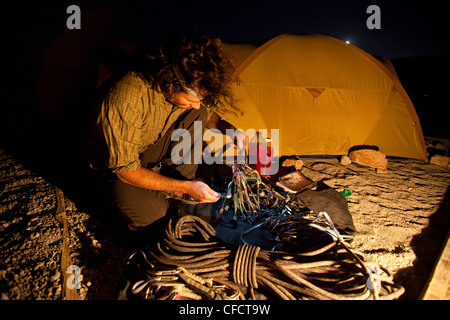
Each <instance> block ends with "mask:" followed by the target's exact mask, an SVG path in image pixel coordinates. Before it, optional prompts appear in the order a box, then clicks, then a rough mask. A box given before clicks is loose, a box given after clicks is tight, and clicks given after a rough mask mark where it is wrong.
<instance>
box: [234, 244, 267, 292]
mask: <svg viewBox="0 0 450 320" xmlns="http://www.w3.org/2000/svg"><path fill="white" fill-rule="evenodd" d="M260 250H261V248H260V247H257V246H251V245H248V244H241V245H239V247H238V249H237V251H236V255H235V258H234V264H233V281H234V282H235V283H237V284H240V285H243V286H246V287H249V286H250V287H252V288H254V289H258V281H257V278H256V258H257V257H258V253H259V251H260Z"/></svg>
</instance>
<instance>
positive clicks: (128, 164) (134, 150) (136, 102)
mask: <svg viewBox="0 0 450 320" xmlns="http://www.w3.org/2000/svg"><path fill="white" fill-rule="evenodd" d="M143 90H144V89H143V85H142V80H141V79H139V78H138V77H127V78H126V79H124V80H123V81H120V82H119V83H118V84H117V85H116V86H115V87H114V88H113V89H112V90H111V92H110V93H109V95H108V96H107V98H106V99H105V100H104V102H103V106H102V116H101V121H102V127H103V134H104V136H105V140H106V144H107V146H108V150H109V163H108V167H109V169H111V170H112V172H119V171H133V170H136V169H138V168H139V167H140V166H141V163H140V159H139V145H140V139H141V130H142V127H143V123H142V122H143V120H142V109H143V103H142V95H143Z"/></svg>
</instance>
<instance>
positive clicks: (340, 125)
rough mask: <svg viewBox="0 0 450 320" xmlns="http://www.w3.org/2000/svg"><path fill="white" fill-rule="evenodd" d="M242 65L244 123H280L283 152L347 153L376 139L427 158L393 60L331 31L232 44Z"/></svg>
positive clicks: (232, 117)
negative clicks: (329, 34)
mask: <svg viewBox="0 0 450 320" xmlns="http://www.w3.org/2000/svg"><path fill="white" fill-rule="evenodd" d="M225 50H226V51H228V52H229V53H230V54H231V55H232V56H233V57H234V60H233V62H234V63H235V66H236V71H235V73H234V81H233V85H232V87H233V92H234V96H235V107H237V108H238V109H239V110H240V111H241V113H234V112H231V111H230V110H231V108H230V107H228V106H226V107H225V109H226V110H225V111H223V112H221V116H222V117H224V118H225V119H227V120H228V121H229V122H230V123H232V124H233V125H235V126H236V127H237V128H241V129H243V130H248V129H251V128H252V129H255V130H257V131H258V130H259V129H267V130H268V132H269V135H270V130H271V129H279V155H280V156H283V155H325V154H326V155H343V154H347V153H348V150H349V149H350V148H351V147H353V146H355V145H375V146H378V147H379V148H380V150H381V151H382V152H383V153H385V154H386V155H388V156H396V157H405V158H416V159H425V158H426V150H425V143H424V138H423V133H422V129H421V126H420V122H419V118H418V116H417V114H416V112H415V110H414V107H413V105H412V103H411V101H410V99H409V97H408V95H407V93H406V92H405V90H404V88H403V87H402V85H401V83H400V81H399V79H398V76H397V74H396V73H395V70H394V69H393V67H392V65H391V64H390V62H389V61H388V60H384V61H380V60H377V59H375V58H374V57H373V56H371V55H370V54H368V53H366V52H364V51H363V50H361V49H359V48H357V47H355V46H353V45H350V44H347V43H346V42H343V41H340V40H338V39H334V38H331V37H327V36H322V35H292V34H284V35H281V36H278V37H276V38H274V39H272V40H270V41H268V42H266V43H265V44H263V45H262V46H260V47H257V46H252V45H232V44H226V45H225Z"/></svg>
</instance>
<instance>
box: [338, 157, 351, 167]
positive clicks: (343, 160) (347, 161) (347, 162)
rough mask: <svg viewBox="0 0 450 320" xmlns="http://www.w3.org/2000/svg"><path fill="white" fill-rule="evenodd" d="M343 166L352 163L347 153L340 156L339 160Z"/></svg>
mask: <svg viewBox="0 0 450 320" xmlns="http://www.w3.org/2000/svg"><path fill="white" fill-rule="evenodd" d="M339 162H340V163H341V164H342V165H343V166H348V165H349V164H351V163H352V160H350V158H349V157H348V156H347V155H343V156H342V157H341V160H340V161H339Z"/></svg>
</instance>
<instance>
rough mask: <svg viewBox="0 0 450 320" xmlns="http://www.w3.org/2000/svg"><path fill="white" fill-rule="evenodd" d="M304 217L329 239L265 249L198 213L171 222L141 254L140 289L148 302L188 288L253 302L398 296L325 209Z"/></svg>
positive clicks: (203, 295)
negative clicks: (227, 235) (298, 247)
mask: <svg viewBox="0 0 450 320" xmlns="http://www.w3.org/2000/svg"><path fill="white" fill-rule="evenodd" d="M304 219H305V220H306V221H302V222H301V223H304V224H305V225H307V224H310V225H311V224H313V225H317V226H320V227H321V228H317V227H315V226H310V227H311V230H313V231H311V230H310V231H311V232H316V233H318V234H322V233H326V234H327V236H328V237H329V241H328V242H325V241H324V242H322V243H321V244H320V245H319V246H316V247H315V248H312V249H307V248H305V249H304V250H302V251H301V252H285V251H266V250H261V249H260V248H259V247H257V246H251V245H248V244H241V245H239V246H236V245H233V244H230V243H226V242H223V241H222V240H220V239H219V238H218V237H217V236H216V233H215V230H214V228H213V227H212V226H211V225H209V224H208V223H207V222H205V221H204V220H202V219H200V218H198V217H195V216H183V217H180V218H178V219H177V220H176V219H172V220H171V221H170V222H169V223H168V225H167V227H166V229H165V233H164V237H163V238H162V239H161V240H160V241H158V242H157V243H156V245H155V247H154V248H150V249H149V250H148V252H147V254H146V256H145V257H146V259H148V260H147V261H148V265H147V270H151V272H145V273H142V272H141V274H142V277H143V278H144V279H141V280H140V281H141V282H140V286H139V289H140V290H139V292H146V293H147V294H146V296H145V297H146V298H147V299H162V298H165V299H173V298H175V297H177V296H180V295H181V296H183V294H184V292H183V290H184V289H183V290H181V289H180V288H185V289H186V290H188V291H189V294H186V295H185V296H187V295H189V297H191V298H192V297H194V296H197V298H201V299H227V298H233V299H237V298H239V299H255V294H256V293H258V294H262V295H263V296H265V297H267V298H269V299H287V300H290V299H293V300H297V299H396V298H398V297H400V295H401V294H402V293H403V292H404V289H403V287H401V286H398V285H395V284H394V283H393V282H392V278H391V277H390V275H389V274H388V273H386V272H385V273H382V274H381V272H383V271H385V270H383V269H381V268H373V265H371V267H370V268H369V265H368V263H366V262H365V259H364V257H363V255H362V254H361V253H357V252H354V251H352V250H351V249H350V248H349V246H348V245H347V244H346V243H345V240H344V239H343V238H342V237H341V236H340V235H339V233H338V232H337V230H336V229H335V228H333V226H332V225H330V221H331V220H329V217H327V215H326V214H324V213H322V214H321V215H320V216H316V217H315V219H306V218H304ZM299 220H300V219H298V220H297V221H296V223H297V224H300V222H299ZM272 222H273V221H272ZM325 229H326V230H325ZM330 230H331V231H330ZM331 234H333V235H334V236H332V235H331ZM131 260H133V257H132V258H131ZM149 266H152V267H149ZM375 269H376V274H375V273H374V271H373V270H375ZM155 270H156V271H155ZM158 272H159V273H158ZM164 272H165V274H164ZM171 272H172V273H171ZM163 275H165V276H166V277H169V276H171V277H173V278H166V279H164V278H161V277H162V276H163ZM158 277H159V278H158ZM169 280H170V281H169ZM167 288H169V289H170V290H169V289H167ZM174 288H178V289H177V290H175V289H174ZM135 291H136V290H135Z"/></svg>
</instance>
